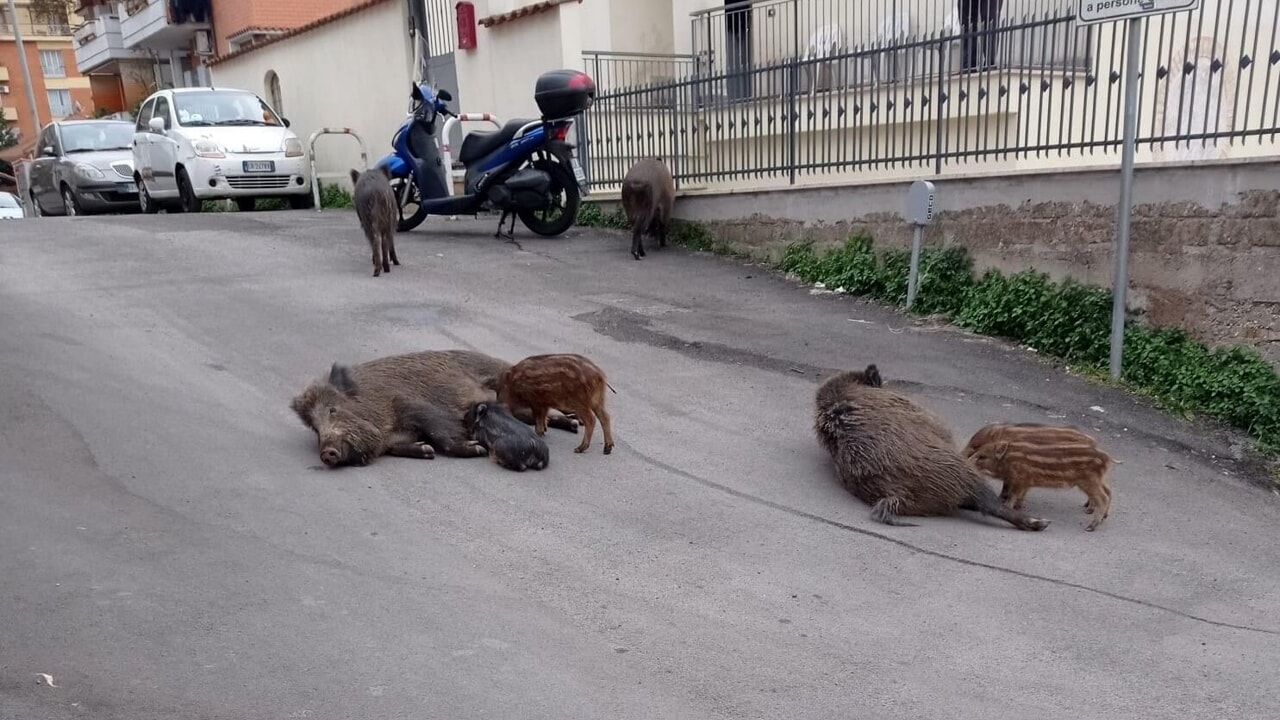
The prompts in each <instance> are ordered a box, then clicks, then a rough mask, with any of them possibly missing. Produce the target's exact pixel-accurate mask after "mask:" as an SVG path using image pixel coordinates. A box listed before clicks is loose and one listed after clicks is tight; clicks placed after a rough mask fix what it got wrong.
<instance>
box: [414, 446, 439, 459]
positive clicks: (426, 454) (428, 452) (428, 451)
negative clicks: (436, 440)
mask: <svg viewBox="0 0 1280 720" xmlns="http://www.w3.org/2000/svg"><path fill="white" fill-rule="evenodd" d="M413 447H414V449H415V450H417V451H418V452H419V453H420V454H421V455H422V459H424V460H434V459H435V457H436V449H435V448H433V447H431V446H430V445H428V444H427V443H424V442H416V443H414V444H413Z"/></svg>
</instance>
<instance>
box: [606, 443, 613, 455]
mask: <svg viewBox="0 0 1280 720" xmlns="http://www.w3.org/2000/svg"><path fill="white" fill-rule="evenodd" d="M612 452H613V445H605V446H604V454H605V455H608V454H609V453H612Z"/></svg>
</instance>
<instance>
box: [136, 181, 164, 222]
mask: <svg viewBox="0 0 1280 720" xmlns="http://www.w3.org/2000/svg"><path fill="white" fill-rule="evenodd" d="M138 206H139V207H141V208H142V212H144V213H146V214H148V215H155V214H156V213H158V212H160V206H159V205H157V204H156V201H155V198H153V197H151V193H149V192H147V184H146V183H144V182H142V178H138Z"/></svg>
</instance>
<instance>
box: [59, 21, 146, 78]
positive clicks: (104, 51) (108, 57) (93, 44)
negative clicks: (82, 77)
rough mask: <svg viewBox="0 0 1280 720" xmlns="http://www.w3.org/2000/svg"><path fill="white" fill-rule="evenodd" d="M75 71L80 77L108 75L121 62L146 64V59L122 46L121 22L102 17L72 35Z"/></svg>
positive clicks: (140, 53)
mask: <svg viewBox="0 0 1280 720" xmlns="http://www.w3.org/2000/svg"><path fill="white" fill-rule="evenodd" d="M74 37H75V41H76V69H77V70H79V71H80V72H81V74H88V73H91V72H103V71H105V72H111V71H112V70H113V69H115V68H114V64H115V63H117V62H118V61H120V60H145V59H146V57H147V55H146V53H144V52H143V51H141V50H139V49H136V48H127V47H125V46H124V36H123V35H121V32H120V20H119V19H118V18H114V17H102V18H98V19H96V20H90V21H89V22H87V23H85V24H84V25H81V26H80V27H79V28H77V29H76V32H75V36H74Z"/></svg>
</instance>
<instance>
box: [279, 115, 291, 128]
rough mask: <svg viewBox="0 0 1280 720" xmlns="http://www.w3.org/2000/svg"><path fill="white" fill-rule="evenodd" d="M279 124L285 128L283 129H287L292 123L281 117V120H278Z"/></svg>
mask: <svg viewBox="0 0 1280 720" xmlns="http://www.w3.org/2000/svg"><path fill="white" fill-rule="evenodd" d="M280 122H282V123H284V126H285V127H289V126H290V125H292V124H293V123H291V122H289V118H287V117H282V118H280Z"/></svg>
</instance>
